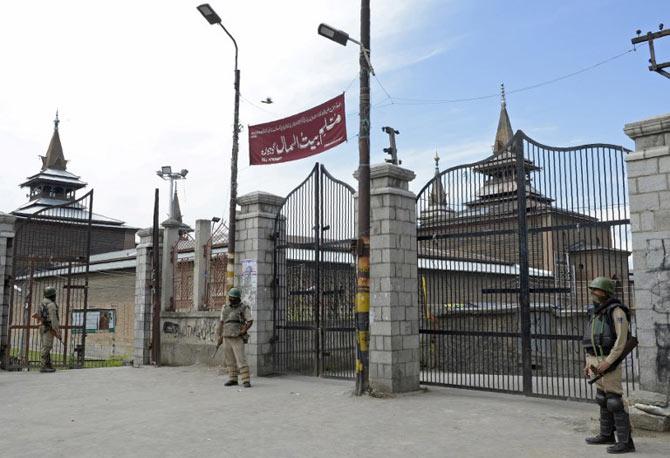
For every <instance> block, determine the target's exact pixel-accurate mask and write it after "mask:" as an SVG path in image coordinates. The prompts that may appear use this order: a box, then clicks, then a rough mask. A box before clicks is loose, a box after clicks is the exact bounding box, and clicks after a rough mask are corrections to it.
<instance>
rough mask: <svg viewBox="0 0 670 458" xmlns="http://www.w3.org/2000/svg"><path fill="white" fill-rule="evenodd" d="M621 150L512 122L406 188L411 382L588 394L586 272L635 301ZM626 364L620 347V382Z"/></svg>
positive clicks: (629, 372)
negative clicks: (564, 142)
mask: <svg viewBox="0 0 670 458" xmlns="http://www.w3.org/2000/svg"><path fill="white" fill-rule="evenodd" d="M627 153H628V151H627V150H625V149H624V148H622V147H620V146H614V145H604V144H593V145H585V146H579V147H573V148H555V147H549V146H545V145H542V144H539V143H537V142H535V141H534V140H532V139H530V138H529V137H527V136H526V135H525V134H524V133H523V132H521V131H518V132H517V133H516V135H515V136H514V138H513V140H512V142H510V144H509V145H508V146H507V147H506V148H504V149H503V150H502V151H499V152H496V153H494V155H493V156H491V157H489V158H487V159H485V160H483V161H480V162H476V163H472V164H466V165H461V166H457V167H454V168H451V169H449V170H446V171H444V172H441V173H438V172H437V171H436V175H435V177H434V178H433V179H432V180H431V181H430V182H428V183H427V184H426V185H425V186H424V188H423V189H422V190H421V191H420V193H419V194H418V197H417V221H418V250H419V261H418V262H419V265H418V268H419V292H418V293H419V304H420V305H421V310H420V315H421V318H420V334H421V367H422V372H421V381H422V383H428V384H441V385H448V386H455V387H465V388H470V389H481V390H494V391H504V392H518V393H524V394H527V395H538V396H548V397H559V398H574V399H590V398H591V397H592V395H593V389H592V388H591V386H589V385H588V384H587V382H586V380H585V379H584V378H583V375H582V368H583V364H584V355H583V350H582V348H581V339H582V336H583V331H584V327H585V325H586V323H587V320H588V317H587V309H588V306H589V304H590V297H589V291H588V287H587V285H588V282H589V280H590V279H592V278H593V277H596V276H607V277H610V278H612V279H613V280H615V282H616V284H617V292H618V295H619V297H621V299H622V300H623V301H624V302H626V303H627V304H629V305H631V307H632V308H633V310H634V305H635V304H633V302H632V301H633V295H632V283H633V277H632V272H631V252H630V235H629V234H630V220H629V212H628V202H627V196H628V189H627V179H626V168H625V161H624V159H625V155H626V154H627ZM634 329H635V327H634V323H633V331H634ZM636 367H637V360H636V359H635V357H634V355H631V356H629V358H628V359H627V361H626V362H625V366H624V380H625V384H626V389H627V390H628V389H631V388H633V387H634V384H635V382H636V379H635V377H636V373H637V370H636Z"/></svg>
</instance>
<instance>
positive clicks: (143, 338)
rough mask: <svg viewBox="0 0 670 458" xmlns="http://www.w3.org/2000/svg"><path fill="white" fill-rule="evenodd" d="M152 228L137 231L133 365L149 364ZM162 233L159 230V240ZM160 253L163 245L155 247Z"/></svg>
mask: <svg viewBox="0 0 670 458" xmlns="http://www.w3.org/2000/svg"><path fill="white" fill-rule="evenodd" d="M152 235H153V231H152V228H148V229H141V230H139V231H137V236H138V237H139V238H140V243H139V244H138V245H137V248H136V250H137V255H136V265H135V328H134V331H135V335H134V345H133V347H134V351H133V366H135V367H140V366H142V365H145V364H149V357H150V353H151V352H150V349H149V344H150V342H151V321H152V320H151V318H152V299H153V297H152V278H151V277H152V270H153V269H152V253H153V251H154V246H153V241H152ZM160 238H161V234H160V232H159V240H160ZM155 250H156V252H157V253H160V251H161V247H160V245H159V246H158V247H155Z"/></svg>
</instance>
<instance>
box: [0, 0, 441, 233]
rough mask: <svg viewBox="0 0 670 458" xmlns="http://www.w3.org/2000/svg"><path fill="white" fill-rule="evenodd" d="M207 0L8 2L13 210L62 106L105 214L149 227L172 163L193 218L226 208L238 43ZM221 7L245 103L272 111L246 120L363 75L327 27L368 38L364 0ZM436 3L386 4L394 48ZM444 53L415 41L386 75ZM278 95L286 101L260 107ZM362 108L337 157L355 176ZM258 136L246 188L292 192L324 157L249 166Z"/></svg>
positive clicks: (5, 98)
mask: <svg viewBox="0 0 670 458" xmlns="http://www.w3.org/2000/svg"><path fill="white" fill-rule="evenodd" d="M410 3H411V5H410ZM197 4H199V2H192V1H184V0H181V1H176V0H170V1H166V0H162V1H157V0H149V1H147V0H142V1H137V0H134V1H129V0H115V1H96V2H91V1H74V0H61V1H57V2H54V1H42V0H35V1H31V2H3V3H2V5H1V6H0V42H1V43H4V44H5V45H4V46H3V47H2V51H1V52H2V61H3V64H4V65H3V68H4V70H3V71H2V72H0V87H2V88H3V90H2V92H1V93H0V155H2V159H3V163H4V164H7V163H9V167H4V170H3V173H2V179H1V181H0V209H2V210H4V211H11V210H13V209H15V208H16V207H18V206H19V205H20V204H22V203H23V202H25V201H26V198H25V194H26V190H20V189H19V188H18V187H17V185H18V184H19V183H20V182H21V180H23V179H24V178H25V177H26V176H28V175H31V174H33V173H36V172H37V171H39V168H40V166H41V163H40V161H39V159H38V157H37V156H38V155H40V154H45V152H46V148H47V146H48V143H49V139H50V137H51V135H52V132H53V124H52V120H53V118H54V113H55V111H56V108H58V109H59V110H60V118H61V124H60V128H59V130H60V135H61V140H62V144H63V148H64V152H65V156H66V158H67V159H68V160H69V161H70V162H69V164H68V170H70V171H72V172H73V173H76V174H78V175H80V176H81V177H82V179H83V180H84V181H86V182H87V183H89V187H91V186H92V187H93V188H94V189H95V211H96V212H98V213H102V214H105V215H107V216H111V217H115V218H119V219H122V220H125V221H127V222H128V223H129V224H132V225H137V226H146V225H149V224H150V221H151V212H152V202H153V189H154V188H155V187H157V186H158V187H160V189H161V192H162V197H166V194H167V189H168V186H167V183H166V182H163V181H161V180H160V179H159V178H158V177H157V176H156V175H155V170H157V169H158V168H159V167H160V166H161V165H163V164H171V165H172V166H173V167H176V168H177V169H181V168H187V169H189V171H190V173H189V175H188V179H187V180H186V182H185V183H184V182H181V183H180V190H179V193H180V199H181V205H182V211H183V213H184V216H185V219H186V220H187V222H192V221H193V220H194V219H196V218H209V217H211V216H214V215H219V216H222V215H223V216H224V217H225V216H226V215H225V214H226V213H227V199H228V197H227V196H228V194H229V184H228V183H229V176H230V175H229V173H230V162H229V158H230V150H231V130H232V111H233V110H232V108H233V105H232V102H233V80H232V77H233V71H232V69H233V56H234V50H233V46H232V43H231V42H230V40H229V39H228V37H227V36H226V35H225V34H224V32H223V30H221V29H220V28H218V27H215V26H210V25H209V24H208V23H206V22H205V20H204V19H203V18H202V16H200V13H198V11H197V10H196V9H195V7H196V5H197ZM211 4H212V6H213V7H214V8H215V9H216V10H217V12H218V13H219V15H220V16H221V17H222V18H223V20H224V23H225V24H226V25H227V27H228V29H229V30H230V32H231V33H232V34H233V36H235V38H236V40H237V41H238V44H239V46H240V64H239V65H240V68H241V71H242V78H241V79H242V85H241V93H242V95H243V97H244V98H245V99H247V100H249V101H251V102H253V103H254V104H255V105H257V106H258V107H261V108H264V109H266V110H267V111H268V112H263V111H261V109H259V108H256V107H254V106H253V105H251V104H249V103H247V102H246V101H243V102H242V104H241V121H242V123H243V124H245V125H248V124H256V123H260V122H267V121H270V120H272V119H276V118H278V117H284V116H287V115H290V114H293V113H294V112H298V111H302V110H304V109H307V108H309V107H310V106H311V105H315V104H318V103H320V102H322V101H325V100H326V99H328V98H330V97H332V96H335V95H337V94H338V93H341V92H342V91H343V90H344V89H345V88H346V87H347V86H348V85H350V83H352V80H354V79H355V78H356V77H357V65H358V63H357V59H356V49H355V48H353V47H351V46H349V47H347V48H344V47H340V46H337V45H335V44H334V43H332V42H329V41H327V40H325V39H323V38H320V37H319V36H318V35H317V34H316V28H317V25H318V24H319V23H320V22H328V23H331V24H334V25H337V26H339V27H341V28H342V29H345V30H349V31H351V35H352V36H357V35H358V27H359V26H358V19H357V15H358V7H359V5H360V3H359V2H357V1H356V0H319V1H313V0H292V1H290V2H277V1H272V0H266V1H247V2H223V1H219V2H217V1H216V0H214V1H213V2H211ZM430 4H431V2H430V1H427V0H426V1H423V0H422V1H416V2H400V1H397V2H396V1H392V2H388V5H385V6H384V8H383V9H382V8H379V9H378V11H376V12H375V20H374V27H373V34H374V36H375V37H376V39H377V40H388V44H389V45H391V44H392V43H396V42H400V41H402V36H403V34H409V33H411V31H412V29H414V28H418V27H420V22H417V23H415V24H411V25H410V26H408V27H405V28H403V30H394V29H395V27H393V24H394V22H395V21H397V19H398V18H399V17H401V16H403V15H405V14H408V13H409V12H410V11H411V12H412V15H413V16H414V17H416V18H417V19H418V18H421V17H423V15H424V14H425V12H426V11H427V10H426V8H427V7H428V6H429V5H430ZM432 51H433V50H432V49H429V48H426V49H411V48H407V49H404V50H403V51H402V53H403V55H402V56H398V57H402V58H400V59H393V60H391V59H390V58H389V56H386V57H383V56H380V57H379V58H378V59H376V60H375V66H376V68H377V69H378V71H382V72H383V71H385V70H386V69H391V68H396V67H398V66H400V65H411V63H412V62H413V61H416V60H417V59H421V56H422V55H425V56H428V55H430V53H431V52H432ZM333 62H337V64H336V65H334V64H333ZM266 96H270V97H273V98H274V100H275V101H276V103H275V104H273V105H267V106H266V105H263V104H261V103H259V101H260V100H261V99H264V98H265V97H266ZM352 100H353V99H352ZM348 102H349V100H348ZM356 106H357V100H354V105H353V106H350V107H349V106H348V107H347V110H348V111H353V113H352V114H351V115H350V120H353V121H354V123H353V124H351V125H350V129H349V130H350V135H349V137H350V141H349V143H348V144H346V145H344V146H341V147H340V148H338V150H337V151H333V152H330V153H328V154H329V158H330V160H331V161H332V162H333V163H334V166H333V167H332V168H334V169H337V171H338V172H340V171H346V173H345V176H344V177H343V178H344V179H346V180H348V181H349V182H353V179H352V178H351V173H352V172H353V170H354V168H355V167H356V161H357V154H356V141H355V134H356V131H357V129H356V128H355V127H356V123H355V121H356V119H357V117H356V112H357V109H356ZM273 113H275V114H273ZM246 135H247V133H246V129H244V130H243V132H242V134H241V142H240V146H241V151H240V165H239V195H241V194H244V193H246V192H250V191H253V190H257V189H260V190H264V191H268V192H274V193H277V194H284V193H286V192H287V191H288V190H290V189H292V188H293V187H294V186H295V185H296V184H297V182H298V181H299V180H300V179H301V178H302V177H303V176H304V175H306V174H307V173H308V171H309V169H311V167H312V166H313V164H314V160H305V161H301V162H294V163H290V164H286V165H275V166H270V167H253V168H250V167H249V166H248V163H249V162H248V157H247V156H248V148H247V136H246ZM352 140H353V141H352ZM335 156H336V157H335ZM6 161H7V162H6ZM340 175H341V173H340ZM181 185H183V186H181ZM163 208H164V209H166V208H167V207H163ZM165 211H167V210H164V212H165Z"/></svg>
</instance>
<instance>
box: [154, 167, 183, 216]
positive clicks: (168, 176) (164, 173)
mask: <svg viewBox="0 0 670 458" xmlns="http://www.w3.org/2000/svg"><path fill="white" fill-rule="evenodd" d="M187 174H188V170H186V169H181V171H180V172H173V171H172V166H169V165H164V166H162V167H161V169H160V170H157V171H156V175H158V176H159V177H161V178H162V179H163V180H170V218H173V217H174V205H173V204H172V201H173V200H174V182H175V180H183V179H185V178H186V175H187Z"/></svg>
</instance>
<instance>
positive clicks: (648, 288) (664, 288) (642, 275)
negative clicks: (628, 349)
mask: <svg viewBox="0 0 670 458" xmlns="http://www.w3.org/2000/svg"><path fill="white" fill-rule="evenodd" d="M624 132H625V133H626V134H627V135H628V136H629V137H630V138H632V139H633V140H635V152H634V153H632V154H630V155H628V158H627V159H626V161H627V163H628V186H629V193H630V218H631V226H632V233H633V237H632V238H633V270H634V273H635V274H634V280H635V308H636V311H635V316H636V320H637V334H638V339H639V341H640V344H639V357H640V387H641V388H642V389H643V390H646V391H654V392H657V393H665V392H666V390H668V389H670V388H669V387H668V384H669V383H670V188H669V187H668V184H669V183H668V181H669V180H670V114H666V115H663V116H658V117H655V118H651V119H646V120H644V121H640V122H635V123H632V124H627V125H626V126H625V128H624Z"/></svg>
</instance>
